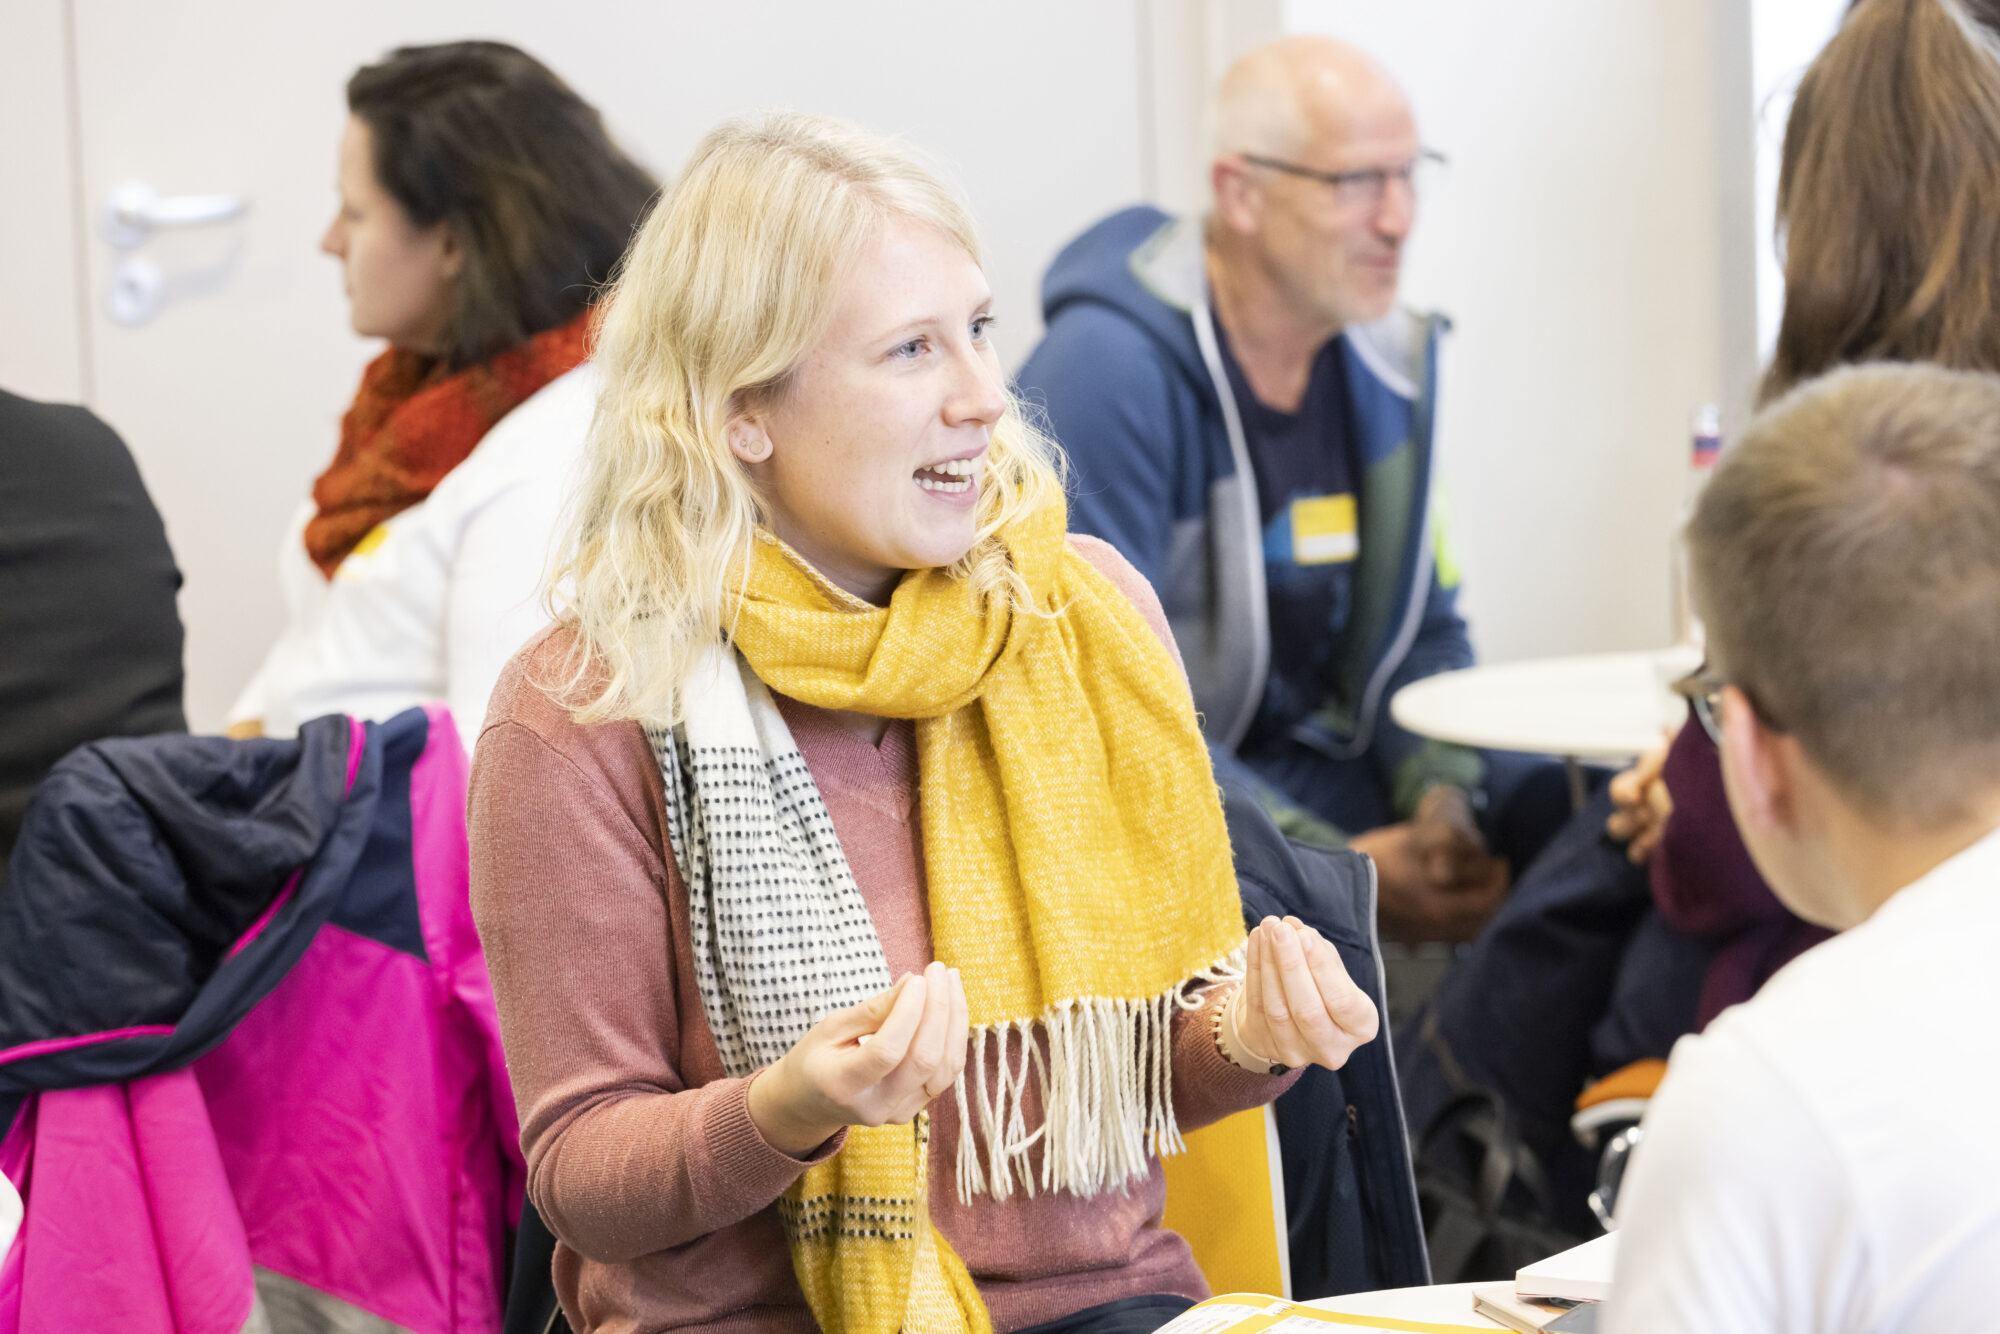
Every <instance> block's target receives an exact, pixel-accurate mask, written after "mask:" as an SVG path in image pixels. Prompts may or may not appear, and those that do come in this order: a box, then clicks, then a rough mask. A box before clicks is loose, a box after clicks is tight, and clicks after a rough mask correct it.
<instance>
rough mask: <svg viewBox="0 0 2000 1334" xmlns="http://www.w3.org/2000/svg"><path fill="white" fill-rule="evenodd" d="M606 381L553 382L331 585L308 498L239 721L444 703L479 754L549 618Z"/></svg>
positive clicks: (296, 719)
mask: <svg viewBox="0 0 2000 1334" xmlns="http://www.w3.org/2000/svg"><path fill="white" fill-rule="evenodd" d="M597 388H598V377H597V374H596V371H595V369H594V368H593V367H592V366H591V365H590V364H589V363H588V362H586V363H585V364H584V365H582V366H579V367H577V368H576V369H575V370H573V371H571V372H569V373H568V374H567V375H564V376H562V377H560V378H558V379H556V380H553V381H551V382H550V383H549V384H547V385H545V386H543V388H542V389H541V390H540V391H538V392H537V393H536V394H535V395H534V396H533V397H531V398H529V399H528V400H527V401H526V402H524V403H522V404H521V405H520V406H518V407H516V408H515V409H514V410H513V411H512V412H510V413H508V414H507V415H506V416H505V417H503V418H501V419H500V421H499V422H498V423H496V424H495V425H494V427H493V429H492V430H490V431H488V432H487V433H486V436H485V438H484V439H482V440H481V441H480V442H479V444H478V446H477V447H475V448H474V449H473V451H472V453H471V454H469V455H467V456H466V459H465V461H464V462H463V463H461V464H459V465H458V466H457V467H456V468H453V469H452V470H451V471H450V472H449V473H447V474H445V477H444V480H442V481H440V482H439V483H438V484H437V486H436V487H435V488H434V489H433V490H432V491H431V493H430V495H429V496H428V497H426V498H425V499H424V500H423V501H422V503H420V504H417V505H413V506H411V507H410V508H409V509H406V510H404V511H402V512H401V513H400V514H397V515H395V516H394V517H392V518H390V519H388V520H387V521H385V522H384V523H382V524H381V525H379V526H378V527H377V528H376V529H375V530H374V531H372V532H370V533H369V534H368V535H367V536H366V537H365V538H363V539H362V540H361V543H360V544H359V545H358V546H356V547H355V549H354V550H353V551H352V552H350V553H349V554H348V556H347V558H346V559H345V560H343V561H341V563H340V565H339V567H338V568H337V569H335V570H334V573H333V578H332V579H331V580H328V579H326V578H324V577H322V576H321V574H320V572H319V569H318V567H317V566H315V565H314V564H313V563H312V560H311V558H310V557H308V556H307V555H306V548H305V526H306V521H307V520H308V519H310V518H311V517H312V515H313V512H314V510H313V504H312V502H311V500H310V499H308V500H307V501H306V502H305V503H304V504H302V505H301V506H300V507H299V511H298V513H297V514H296V515H294V516H293V519H292V523H291V526H290V527H289V528H288V529H287V530H286V533H285V539H284V543H283V545H282V546H280V547H279V549H278V578H279V582H280V583H281V584H282V585H283V588H284V595H285V609H286V615H287V623H286V626H285V629H284V632H283V633H282V634H280V635H279V636H278V642H277V643H275V644H273V645H272V646H271V651H270V653H269V654H268V655H267V656H266V657H265V659H264V665H263V666H262V667H261V668H259V669H258V671H257V674H256V675H255V676H254V677H252V678H251V681H250V684H249V685H248V686H246V687H245V688H244V690H243V693H242V695H241V696H240V697H239V698H238V699H237V701H236V704H235V706H234V707H233V708H231V709H230V711H229V721H230V722H232V723H234V722H238V721H240V720H243V719H248V718H261V719H262V720H263V722H264V732H265V734H266V735H267V736H291V735H293V734H295V733H296V732H297V731H298V728H299V724H300V723H303V722H305V721H306V720H308V719H311V718H317V717H319V716H321V715H322V714H328V713H351V714H354V715H356V716H358V717H361V718H367V719H383V718H388V717H391V716H392V715H394V714H397V713H400V712H402V711H403V710H404V709H407V708H409V707H410V706H412V705H415V704H423V703H427V702H429V701H432V700H443V701H444V702H445V703H446V704H447V705H448V706H449V707H450V709H451V712H452V717H453V719H454V720H455V721H456V722H457V724H458V733H459V736H460V738H461V739H462V740H463V741H464V742H465V745H466V749H468V750H470V749H471V747H472V742H473V741H474V740H475V739H477V737H478V736H479V727H480V723H481V721H482V720H483V719H484V718H485V716H486V701H487V697H488V696H489V695H491V694H492V693H493V683H494V682H495V681H496V680H498V679H499V677H500V671H501V669H502V668H503V667H505V666H506V665H507V660H508V659H509V658H511V657H512V656H513V655H514V652H515V650H517V649H518V648H520V647H521V645H522V644H524V643H526V642H527V640H528V639H529V638H530V637H532V636H533V635H534V634H535V633H536V632H537V631H539V630H540V629H541V628H542V627H543V626H544V625H546V624H547V623H548V615H547V612H546V611H545V610H544V608H543V605H542V599H541V594H540V590H541V584H542V579H543V577H544V574H545V571H546V569H547V564H548V557H549V548H550V544H551V540H552V538H553V536H554V534H555V528H556V524H557V522H558V521H559V519H560V518H561V515H562V512H563V507H564V505H565V503H566V502H567V500H568V498H569V494H570V491H571V489H572V486H573V484H574V482H575V479H576V475H577V470H578V467H579V464H580V462H581V458H582V453H583V443H584V437H585V436H586V435H587V434H588V433H589V430H590V420H591V413H592V411H593V410H594V409H595V407H596V404H597Z"/></svg>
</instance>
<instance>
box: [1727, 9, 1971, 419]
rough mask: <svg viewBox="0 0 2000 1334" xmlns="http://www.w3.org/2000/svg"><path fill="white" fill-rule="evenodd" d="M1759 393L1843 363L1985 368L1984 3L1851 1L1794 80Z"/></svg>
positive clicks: (1776, 391) (1766, 394)
mask: <svg viewBox="0 0 2000 1334" xmlns="http://www.w3.org/2000/svg"><path fill="white" fill-rule="evenodd" d="M1778 218H1779V225H1780V234H1781V236H1782V238H1783V240H1782V245H1783V254H1784V264H1785V308H1784V317H1783V321H1782V324H1781V326H1780V328H1779V332H1778V342H1777V348H1776V350H1775V353H1774V354H1773V357H1772V360H1771V366H1770V369H1769V370H1768V372H1767V373H1766V375H1765V379H1764V386H1763V398H1764V400H1765V401H1767V402H1768V401H1770V400H1772V399H1775V398H1777V397H1778V396H1779V395H1781V394H1783V393H1784V392H1785V391H1786V390H1788V389H1790V388H1791V387H1792V386H1793V385H1796V384H1798V383H1800V382H1801V381H1803V380H1806V379H1809V378H1811V377H1812V376H1814V375H1818V374H1820V373H1822V372H1824V371H1826V370H1829V369H1831V368H1832V367H1834V366H1837V365H1841V364H1844V363H1847V362H1856V361H1868V360H1878V359H1890V360H1897V361H1934V362H1937V363H1939V364H1940V365H1945V366H1955V367H1960V368H1963V369H1967V370H2000V0H1857V3H1855V4H1854V5H1853V6H1852V8H1851V9H1850V10H1849V12H1848V14H1847V17H1846V20H1845V21H1844V22H1843V23H1842V25H1841V28H1840V31H1839V32H1838V33H1836V34H1835V35H1834V38H1833V40H1832V41H1831V42H1829V43H1828V44H1827V46H1826V49H1825V50H1824V51H1822V52H1821V53H1820V55H1819V58H1818V59H1816V60H1815V61H1814V62H1813V63H1812V66H1811V68H1810V69H1808V70H1807V71H1806V74H1805V76H1804V78H1803V79H1802V80H1801V81H1800V83H1799V89H1798V96H1797V98H1796V100H1795V101H1794V102H1793V104H1792V112H1791V118H1790V120H1789V122H1788V123H1787V125H1786V128H1785V145H1784V153H1783V158H1782V163H1781V166H1780V171H1779V182H1778Z"/></svg>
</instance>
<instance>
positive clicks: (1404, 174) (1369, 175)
mask: <svg viewBox="0 0 2000 1334" xmlns="http://www.w3.org/2000/svg"><path fill="white" fill-rule="evenodd" d="M1243 160H1244V161H1245V162H1248V163H1249V164H1250V165H1251V166H1253V167H1264V168H1267V169H1268V170H1271V171H1281V172H1283V173H1285V174H1286V175H1287V176H1302V177H1304V178H1305V179H1306V180H1309V181H1318V182H1320V183H1321V184H1322V185H1330V186H1332V187H1333V197H1334V199H1335V200H1336V201H1338V202H1339V203H1340V204H1342V205H1343V206H1345V207H1349V208H1361V207H1364V206H1365V207H1367V208H1375V207H1377V206H1379V205H1380V204H1381V202H1382V196H1383V195H1384V194H1385V193H1387V192H1388V189H1389V182H1390V181H1392V180H1395V181H1401V182H1402V183H1403V184H1404V185H1407V186H1409V187H1410V190H1411V193H1413V194H1414V193H1416V192H1417V191H1418V190H1419V189H1421V183H1422V182H1423V181H1424V180H1425V179H1426V178H1427V177H1429V176H1432V175H1434V174H1435V172H1436V169H1437V168H1439V167H1441V166H1443V165H1444V164H1445V160H1446V159H1445V155H1444V154H1442V153H1440V152H1438V151H1437V150H1436V149H1435V148H1425V149H1420V150H1418V152H1417V155H1416V156H1415V157H1414V158H1411V159H1410V160H1409V161H1408V162H1405V163H1404V164H1403V165H1402V166H1400V167H1359V168H1356V169H1355V170H1353V171H1321V170H1320V169H1319V168H1317V167H1307V166H1302V165H1301V164H1299V163H1297V162H1287V161H1285V160H1284V159H1283V158H1275V157H1265V156H1263V155H1262V154H1259V153H1245V154H1244V155H1243Z"/></svg>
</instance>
